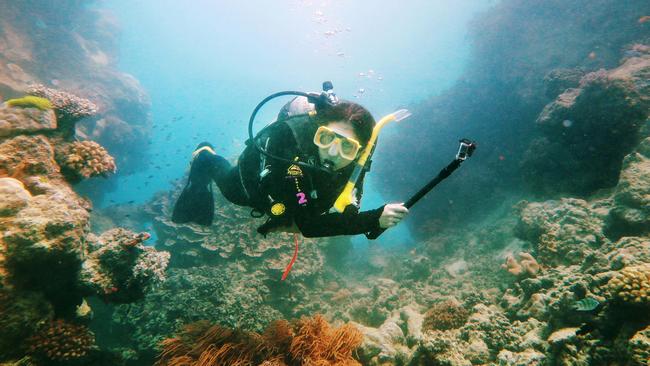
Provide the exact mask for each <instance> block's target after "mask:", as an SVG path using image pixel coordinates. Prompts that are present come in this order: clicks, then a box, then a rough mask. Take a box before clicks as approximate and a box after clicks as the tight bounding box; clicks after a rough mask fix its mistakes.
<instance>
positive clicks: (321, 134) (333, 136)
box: [314, 126, 361, 160]
mask: <svg viewBox="0 0 650 366" xmlns="http://www.w3.org/2000/svg"><path fill="white" fill-rule="evenodd" d="M334 143H338V145H339V155H341V157H342V158H343V159H347V160H354V159H355V158H356V157H357V153H358V152H359V150H360V149H361V144H360V143H359V141H357V140H355V139H352V138H349V137H345V136H342V135H339V134H338V133H336V132H334V131H333V130H331V129H329V128H327V127H325V126H320V127H318V130H316V134H315V135H314V144H315V145H316V146H318V147H320V148H323V149H327V148H328V147H330V146H332V144H334Z"/></svg>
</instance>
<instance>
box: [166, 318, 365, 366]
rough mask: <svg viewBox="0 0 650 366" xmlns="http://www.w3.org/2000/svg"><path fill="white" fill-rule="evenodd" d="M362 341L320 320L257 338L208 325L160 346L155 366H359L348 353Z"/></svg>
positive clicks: (285, 325) (277, 325) (276, 326)
mask: <svg viewBox="0 0 650 366" xmlns="http://www.w3.org/2000/svg"><path fill="white" fill-rule="evenodd" d="M361 341H362V335H361V333H360V332H359V331H358V330H357V329H356V328H355V327H354V326H353V325H351V324H344V325H342V326H340V327H338V328H332V327H331V326H330V325H329V323H328V322H327V321H326V320H325V319H324V318H323V317H322V316H321V315H318V314H316V315H315V316H314V317H313V318H307V317H302V318H301V319H300V320H297V321H295V322H293V324H290V323H289V322H287V321H283V320H280V321H276V322H274V323H272V324H270V325H269V327H268V328H267V329H266V330H265V331H264V333H263V334H262V335H260V334H257V333H253V332H241V331H237V330H230V329H228V328H224V327H222V326H219V325H214V326H211V327H210V326H209V323H208V322H199V323H193V324H190V325H187V326H185V328H184V330H183V332H182V333H181V334H179V335H178V336H177V337H175V338H170V339H166V340H165V341H163V343H162V345H163V351H162V353H161V355H160V359H159V360H158V362H157V363H156V365H159V366H163V365H180V364H183V365H212V364H224V365H251V364H257V365H259V364H263V365H323V366H326V365H350V366H354V365H360V364H359V363H358V362H356V361H355V360H354V359H353V358H352V352H353V351H354V350H355V349H356V348H357V347H359V345H360V344H361Z"/></svg>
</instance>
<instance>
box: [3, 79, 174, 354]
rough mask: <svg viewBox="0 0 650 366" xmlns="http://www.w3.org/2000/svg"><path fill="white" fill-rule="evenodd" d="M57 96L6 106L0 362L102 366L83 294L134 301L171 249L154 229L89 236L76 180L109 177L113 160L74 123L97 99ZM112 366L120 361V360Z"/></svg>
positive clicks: (160, 274) (159, 272)
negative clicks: (162, 247)
mask: <svg viewBox="0 0 650 366" xmlns="http://www.w3.org/2000/svg"><path fill="white" fill-rule="evenodd" d="M49 92H52V93H54V92H56V93H57V95H58V96H60V97H61V98H59V99H56V98H53V100H52V101H50V100H48V99H45V98H41V97H34V96H27V97H23V98H18V99H10V100H8V101H6V102H5V103H3V104H1V105H0V232H1V233H2V236H0V329H2V332H0V362H3V363H4V362H9V364H13V363H12V361H16V362H17V363H18V364H29V365H60V364H65V365H72V364H100V363H101V362H103V361H101V360H104V361H105V360H106V359H110V357H111V356H110V354H109V353H106V352H104V351H103V350H101V349H99V348H98V347H97V344H96V343H95V337H94V334H93V333H92V332H91V331H90V330H89V328H88V324H89V322H90V320H91V318H92V309H91V308H90V306H89V305H88V302H87V301H86V298H90V297H97V298H100V299H101V300H102V301H105V302H109V303H128V302H132V301H136V300H138V299H140V298H142V297H143V296H144V294H145V292H146V291H147V290H148V289H149V288H151V286H152V285H153V284H155V283H157V282H162V281H163V280H164V278H165V268H166V267H167V263H168V261H169V253H166V252H160V251H157V250H155V249H154V248H152V247H147V246H145V245H143V241H144V240H146V239H147V238H148V237H149V234H148V233H140V234H136V233H134V232H131V231H128V230H125V229H120V228H113V229H111V230H109V231H106V232H105V233H103V234H101V235H93V234H91V233H90V224H89V219H90V212H91V211H92V204H91V203H90V202H89V201H88V200H87V199H84V198H81V197H80V196H78V195H77V194H76V193H75V192H74V191H73V190H72V188H71V182H77V181H79V180H80V179H85V178H91V177H100V176H104V175H107V174H112V173H113V172H114V171H115V169H116V166H115V162H114V160H113V158H112V157H111V156H110V155H109V154H108V152H107V151H106V150H105V149H104V148H103V147H102V146H101V145H99V144H97V143H95V142H92V141H76V140H75V138H74V125H75V123H76V121H78V120H79V119H80V118H83V117H85V116H87V115H89V114H91V113H92V109H88V108H87V107H89V106H91V105H92V103H91V102H90V101H88V100H85V99H82V98H79V97H76V96H74V95H72V94H68V93H64V92H60V91H54V90H49ZM113 364H115V363H113Z"/></svg>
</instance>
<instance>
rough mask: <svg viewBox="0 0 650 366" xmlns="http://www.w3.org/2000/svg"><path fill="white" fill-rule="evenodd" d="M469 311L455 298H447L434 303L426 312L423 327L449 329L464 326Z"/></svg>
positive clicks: (426, 328)
mask: <svg viewBox="0 0 650 366" xmlns="http://www.w3.org/2000/svg"><path fill="white" fill-rule="evenodd" d="M468 317H469V313H468V312H467V310H465V308H463V306H462V305H461V304H459V303H458V302H457V301H454V300H446V301H443V302H439V303H437V304H434V305H433V306H432V307H431V308H430V309H429V310H428V311H427V312H426V314H424V322H423V323H422V329H425V330H434V329H435V330H448V329H455V328H460V327H462V326H463V325H464V324H465V322H467V318H468Z"/></svg>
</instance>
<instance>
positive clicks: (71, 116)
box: [27, 84, 97, 121]
mask: <svg viewBox="0 0 650 366" xmlns="http://www.w3.org/2000/svg"><path fill="white" fill-rule="evenodd" d="M27 93H28V94H31V95H34V96H37V97H42V98H47V99H48V100H49V101H51V105H50V108H54V109H55V110H56V113H57V116H58V117H59V118H60V119H65V120H67V121H76V120H79V119H81V118H84V117H88V116H92V115H94V114H96V113H97V106H96V105H95V104H94V103H93V102H91V101H89V100H87V99H84V98H80V97H78V96H76V95H73V94H70V93H66V92H64V91H60V90H56V89H51V88H48V87H46V86H44V85H41V84H38V85H35V86H33V87H31V88H29V89H28V90H27ZM42 98H41V99H42Z"/></svg>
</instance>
